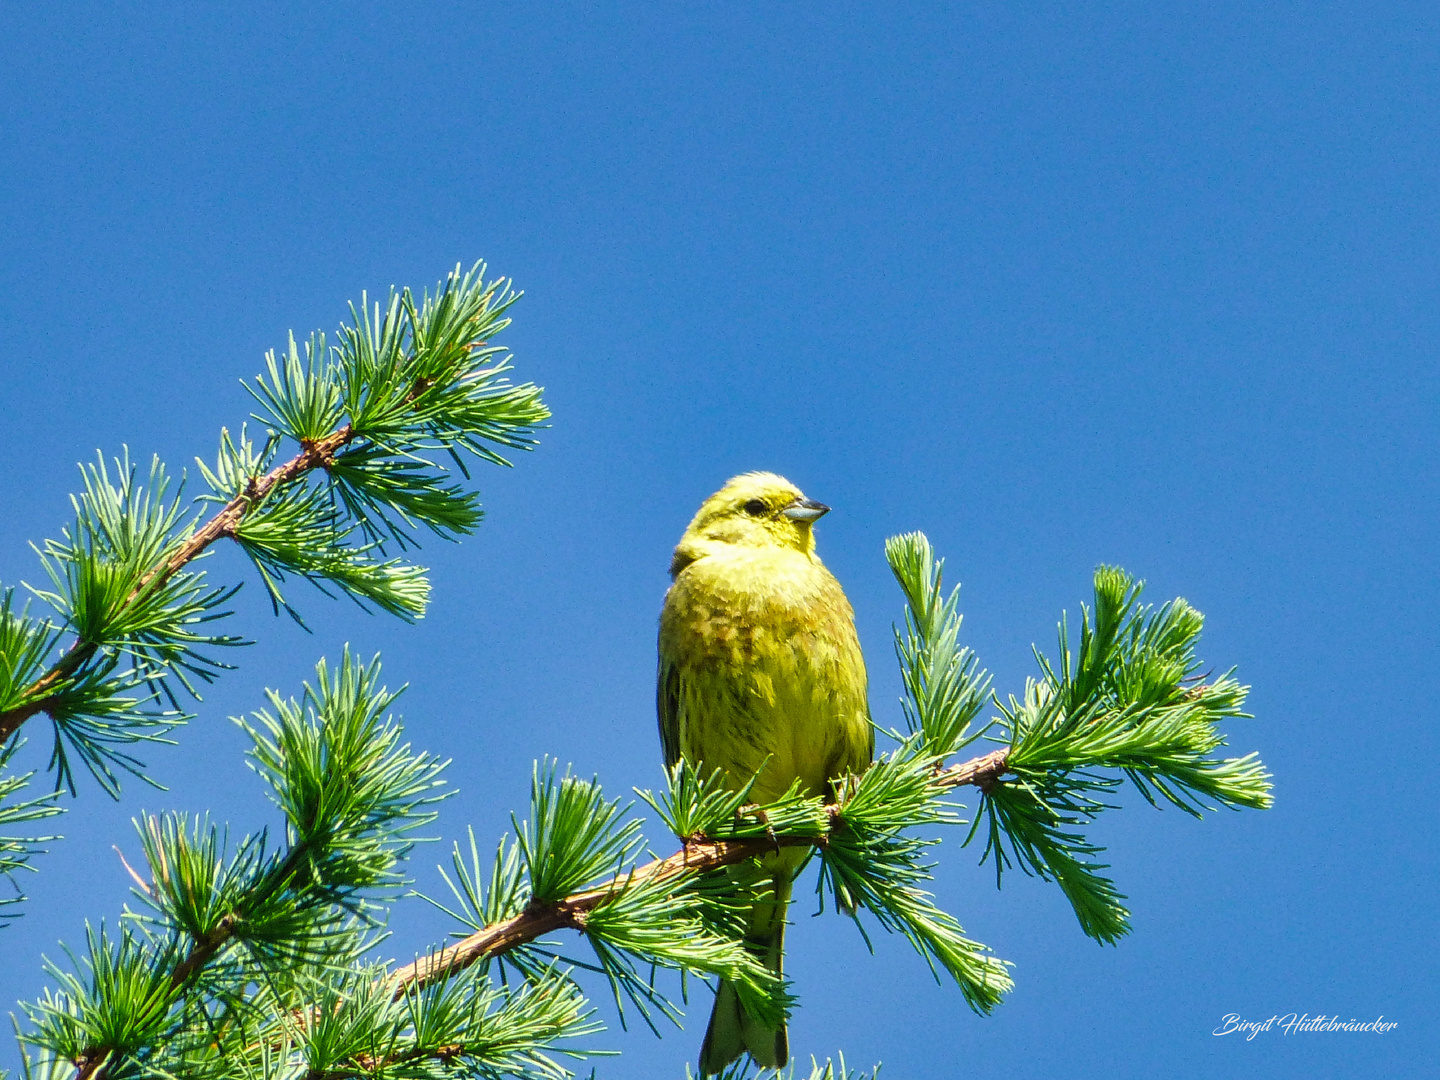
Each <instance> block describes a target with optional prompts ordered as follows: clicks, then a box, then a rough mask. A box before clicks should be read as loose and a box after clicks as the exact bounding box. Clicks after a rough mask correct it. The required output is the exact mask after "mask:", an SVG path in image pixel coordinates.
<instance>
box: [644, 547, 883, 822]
mask: <svg viewBox="0 0 1440 1080" xmlns="http://www.w3.org/2000/svg"><path fill="white" fill-rule="evenodd" d="M660 654H661V663H662V666H664V665H667V664H668V665H670V666H672V667H673V668H674V670H675V671H676V674H677V675H678V679H677V683H678V686H679V687H680V695H679V700H678V701H677V702H676V704H677V706H678V714H679V715H678V716H677V717H676V720H677V721H678V730H677V731H676V734H677V735H678V737H679V738H678V742H679V748H680V751H681V753H682V755H683V756H684V757H686V758H688V759H690V760H691V761H703V762H705V763H706V765H707V766H714V767H720V768H724V769H726V770H727V771H729V772H730V773H731V775H732V778H733V779H735V781H736V782H737V783H743V782H745V781H746V780H748V779H749V777H750V776H751V775H753V774H754V773H755V772H756V771H757V770H759V769H760V768H761V767H762V766H764V767H765V772H764V773H763V775H762V782H761V783H760V784H758V785H757V788H756V791H755V796H756V797H757V798H761V799H768V798H774V797H778V795H779V794H781V793H783V791H784V790H785V788H786V787H787V786H788V785H789V783H790V781H791V780H793V779H797V778H798V779H800V780H801V782H802V785H803V786H804V787H805V788H806V789H807V790H808V791H810V792H812V793H815V794H820V793H822V792H823V790H824V787H825V784H826V781H827V780H829V779H832V778H834V777H835V776H838V775H841V774H842V773H844V772H847V771H851V770H854V769H858V768H862V767H863V765H864V764H865V763H866V762H868V760H869V738H870V729H869V707H868V703H867V700H866V678H865V665H864V660H863V658H862V657H861V654H860V645H859V641H858V640H857V638H856V635H855V622H854V614H853V612H852V610H851V607H850V604H849V601H847V600H846V598H845V594H844V592H843V591H842V590H841V588H840V585H839V583H838V582H836V580H835V578H834V577H833V576H832V575H831V574H830V572H829V571H828V570H826V569H825V567H824V566H823V565H821V564H820V563H819V562H818V561H817V560H815V559H813V558H812V557H810V556H808V555H805V554H803V553H800V552H792V551H783V550H775V551H770V550H756V551H740V552H737V553H735V554H734V555H724V556H713V555H712V556H707V557H705V558H703V559H700V560H697V561H696V562H695V563H693V564H691V565H690V566H689V567H687V568H686V569H685V570H684V571H682V572H681V574H680V575H679V577H678V578H677V579H676V581H675V584H674V585H673V586H672V587H671V589H670V592H669V593H668V594H667V595H666V600H665V606H664V609H663V611H662V613H661V619H660Z"/></svg>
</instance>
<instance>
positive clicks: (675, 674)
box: [655, 650, 681, 769]
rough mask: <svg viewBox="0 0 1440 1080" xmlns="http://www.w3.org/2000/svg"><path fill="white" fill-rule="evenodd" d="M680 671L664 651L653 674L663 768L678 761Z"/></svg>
mask: <svg viewBox="0 0 1440 1080" xmlns="http://www.w3.org/2000/svg"><path fill="white" fill-rule="evenodd" d="M680 697H681V693H680V669H679V667H678V666H676V665H675V664H674V663H672V662H670V661H669V660H668V659H667V658H666V656H665V653H664V651H663V650H662V651H661V653H660V666H659V670H658V671H657V672H656V674H655V713H656V715H657V716H658V717H659V720H660V746H661V748H662V749H663V750H664V751H665V768H667V769H671V768H674V767H675V763H676V762H677V761H679V760H680Z"/></svg>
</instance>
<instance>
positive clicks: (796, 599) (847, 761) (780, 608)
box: [656, 473, 875, 1074]
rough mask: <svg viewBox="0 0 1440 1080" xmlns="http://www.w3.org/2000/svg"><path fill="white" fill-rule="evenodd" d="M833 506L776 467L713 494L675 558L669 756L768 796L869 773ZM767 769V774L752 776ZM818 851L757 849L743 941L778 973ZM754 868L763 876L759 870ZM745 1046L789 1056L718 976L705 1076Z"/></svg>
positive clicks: (662, 678)
mask: <svg viewBox="0 0 1440 1080" xmlns="http://www.w3.org/2000/svg"><path fill="white" fill-rule="evenodd" d="M829 509H830V508H829V507H828V506H825V505H824V504H823V503H818V502H815V501H814V500H812V499H807V498H806V497H805V496H804V495H803V494H802V493H801V492H800V489H799V488H797V487H796V486H795V485H794V484H792V483H790V481H788V480H786V479H784V478H783V477H779V476H776V475H775V474H773V473H746V474H744V475H743V476H737V477H735V478H733V479H732V480H730V481H729V482H727V483H726V484H725V486H724V487H722V488H721V489H720V490H719V491H717V492H716V493H715V494H714V495H712V496H710V498H708V499H706V500H705V502H704V504H703V505H702V506H701V507H700V510H699V512H697V513H696V515H695V517H694V519H693V520H692V521H691V522H690V527H689V528H687V529H686V530H685V535H684V536H682V537H681V538H680V543H679V545H678V546H677V547H676V548H675V555H674V558H673V559H672V560H671V562H670V576H671V578H673V579H674V584H673V585H671V587H670V590H669V592H667V593H666V594H665V606H664V608H663V609H662V610H661V613H660V665H659V673H658V680H657V683H658V684H657V687H656V704H657V708H658V711H659V715H660V741H661V743H662V744H663V746H664V750H665V764H666V766H667V767H670V766H673V765H674V764H675V763H676V762H677V761H678V760H680V759H681V758H684V759H685V760H686V761H688V762H691V763H692V764H696V765H703V767H704V770H705V771H706V772H709V771H711V770H714V769H720V770H723V772H724V774H725V777H726V782H727V783H728V784H729V785H730V787H731V789H732V790H739V789H740V788H742V787H743V786H744V785H745V784H747V783H749V782H750V780H751V778H752V777H754V778H755V784H754V786H753V787H752V788H751V789H750V796H749V797H750V799H751V800H752V801H754V802H757V803H764V802H769V801H773V800H774V799H777V798H779V797H780V796H781V795H783V794H784V793H785V792H786V790H787V789H788V788H789V787H790V785H791V783H792V782H794V781H796V780H798V781H799V782H800V787H801V789H802V792H803V793H804V794H807V795H820V796H823V797H825V798H831V797H832V783H833V782H834V781H836V780H838V779H840V778H842V777H844V776H846V775H848V774H851V773H858V772H861V771H862V770H863V769H864V768H865V766H866V765H868V764H869V763H870V759H871V756H872V755H873V753H874V747H875V735H874V730H873V728H872V727H871V723H870V706H869V703H868V700H867V697H866V677H865V660H864V658H863V657H862V656H861V654H860V642H859V639H858V638H857V637H856V635H855V614H854V611H853V610H852V609H851V607H850V602H849V601H848V600H846V599H845V593H844V592H843V591H842V590H841V588H840V583H839V582H838V581H836V580H835V578H834V576H832V575H831V573H830V571H828V570H826V569H825V566H824V564H822V563H821V562H820V558H819V556H817V555H816V554H815V537H814V530H813V527H814V524H815V522H816V521H817V520H818V519H819V518H820V517H821V516H822V515H823V514H825V513H826V512H828V511H829ZM757 773H758V775H757ZM808 857H809V849H807V848H786V849H784V850H778V851H776V853H775V854H773V855H767V856H765V857H763V858H762V859H760V860H758V863H759V877H760V880H761V884H760V885H759V887H757V888H756V890H755V901H754V904H753V905H752V907H751V910H750V916H749V923H748V928H747V931H746V943H747V945H748V946H749V947H750V948H751V949H752V950H754V952H755V953H756V955H757V956H758V957H759V958H760V959H761V960H762V961H763V962H764V963H766V964H768V965H769V966H770V967H771V968H772V969H773V970H774V971H775V972H776V973H777V974H778V973H779V972H780V970H781V961H782V950H783V941H784V932H785V909H786V905H787V903H788V902H789V899H790V886H791V883H792V881H793V880H794V878H795V875H796V874H798V873H799V871H800V868H801V867H802V866H803V865H804V863H805V860H806V859H807V858H808ZM751 876H752V878H753V877H754V876H755V875H754V874H753V872H752V875H751ZM746 1051H749V1053H750V1056H751V1057H752V1058H753V1059H754V1060H755V1062H756V1064H758V1065H761V1066H765V1067H769V1068H779V1067H781V1066H783V1065H784V1064H785V1063H786V1061H787V1060H788V1059H789V1055H790V1050H789V1042H788V1038H787V1036H786V1032H785V1026H784V1024H783V1023H782V1024H780V1025H778V1026H776V1025H772V1024H767V1023H764V1022H762V1021H760V1020H758V1019H757V1018H755V1017H753V1016H751V1015H750V1014H749V1013H748V1012H747V1011H746V1010H745V1008H744V1007H743V1006H742V1005H741V1002H740V999H739V997H738V996H737V994H736V992H735V988H734V987H733V986H732V985H731V984H729V983H728V982H722V983H721V984H720V988H719V990H718V991H717V993H716V995H715V1008H714V1011H713V1012H712V1013H711V1014H710V1026H709V1028H708V1029H707V1030H706V1032H705V1041H704V1043H703V1044H702V1046H701V1048H700V1068H701V1071H702V1072H703V1073H706V1074H710V1073H716V1072H720V1071H721V1070H723V1069H724V1068H725V1066H726V1065H728V1064H730V1063H731V1062H732V1061H734V1060H735V1059H736V1058H738V1057H739V1056H740V1055H741V1054H742V1053H745V1052H746Z"/></svg>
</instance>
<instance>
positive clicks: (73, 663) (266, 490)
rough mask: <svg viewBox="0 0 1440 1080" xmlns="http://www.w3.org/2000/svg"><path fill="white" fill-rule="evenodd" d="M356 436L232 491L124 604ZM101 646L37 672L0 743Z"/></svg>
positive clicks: (334, 438)
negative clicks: (40, 674) (267, 497)
mask: <svg viewBox="0 0 1440 1080" xmlns="http://www.w3.org/2000/svg"><path fill="white" fill-rule="evenodd" d="M352 438H354V431H353V430H352V429H351V427H350V425H349V424H346V425H345V426H344V427H341V428H339V429H338V430H336V431H334V432H332V433H331V434H329V435H327V436H326V437H325V438H323V439H320V440H318V441H317V442H314V443H311V444H309V445H307V446H305V447H304V448H303V449H302V450H301V451H300V453H299V454H296V455H295V457H293V458H291V459H290V460H289V461H287V462H285V463H284V464H283V465H277V466H276V467H275V468H273V469H271V470H270V471H269V472H268V473H266V474H265V475H264V476H263V477H260V478H259V479H257V480H252V481H251V482H250V484H249V485H248V486H247V487H246V490H245V491H243V492H241V493H240V494H239V495H236V496H235V497H234V498H233V499H231V500H230V501H229V502H227V503H226V504H225V505H224V506H223V507H221V509H220V510H219V511H218V512H217V513H216V514H215V516H214V517H212V518H211V519H210V520H209V521H207V522H206V523H205V524H204V525H203V526H201V527H200V528H199V529H198V530H197V531H196V532H195V534H194V535H193V536H191V537H190V538H189V539H188V540H186V541H185V543H183V544H181V545H180V546H179V547H178V548H176V549H175V551H174V552H173V553H172V554H171V555H170V556H169V558H167V559H165V560H164V561H163V562H160V563H157V564H156V565H155V566H154V567H153V568H151V570H150V571H149V572H147V573H146V574H145V575H144V576H143V577H142V578H141V579H140V583H139V584H138V585H137V586H136V587H135V588H134V590H132V591H131V593H130V595H129V596H128V597H126V598H125V605H126V606H127V607H128V606H129V605H130V604H133V603H134V602H135V601H136V600H138V599H139V598H140V597H142V596H144V595H145V594H146V593H147V592H149V591H150V590H152V589H155V588H159V587H160V586H162V585H164V584H165V583H166V582H167V581H168V580H169V579H170V578H171V577H172V576H174V575H175V574H176V573H177V572H178V571H179V570H180V569H181V568H182V567H184V566H185V564H186V563H188V562H190V561H191V560H192V559H194V558H196V557H197V556H199V555H200V554H201V553H202V552H204V550H205V549H206V548H208V547H209V546H210V545H211V544H213V543H214V542H215V541H216V540H219V539H222V538H224V537H228V536H232V535H233V534H234V531H235V528H236V526H238V525H239V524H240V521H241V520H242V519H243V518H244V517H245V514H246V513H247V512H248V511H249V510H250V509H251V508H252V507H254V506H256V505H258V504H259V503H261V502H263V501H264V499H265V497H266V496H267V495H269V494H270V492H271V491H272V490H273V489H274V488H276V487H278V486H279V485H281V484H288V483H290V482H291V481H292V480H296V479H298V478H299V477H301V476H303V475H304V474H305V473H307V472H309V471H310V470H311V469H314V468H317V467H324V466H328V465H329V464H330V463H331V462H332V461H334V459H335V452H336V451H337V450H339V449H341V448H342V447H344V446H345V445H346V444H348V443H349V442H350V440H351V439H352ZM99 648H100V644H99V642H95V641H84V640H79V639H77V640H76V641H75V643H74V644H73V645H72V646H71V647H70V649H69V650H68V651H67V652H66V653H65V655H64V656H62V657H61V658H60V659H59V660H57V661H56V662H55V664H54V665H53V666H52V667H51V668H50V670H49V671H47V672H46V673H45V674H44V675H42V676H40V678H38V679H37V680H35V682H34V683H32V684H31V685H30V686H29V687H28V688H27V689H26V691H25V696H26V697H29V696H30V695H32V694H38V695H41V696H39V697H36V698H32V699H31V700H30V701H29V702H27V703H26V704H24V705H20V706H17V707H16V708H13V709H10V710H8V711H4V712H0V745H3V744H5V743H8V742H9V741H10V739H11V738H12V737H13V736H14V735H15V733H16V732H17V731H19V730H20V728H21V726H22V725H23V724H24V723H25V721H26V720H29V719H30V718H31V717H32V716H35V715H37V714H39V713H42V712H46V711H48V710H49V708H50V707H51V706H52V705H53V704H54V701H55V698H56V696H58V694H57V693H47V691H51V689H52V688H53V687H55V685H56V684H57V683H59V682H61V680H63V679H64V678H65V677H66V676H68V675H70V674H72V673H74V672H75V670H76V669H78V668H79V667H81V666H82V665H83V664H84V663H85V662H86V661H87V660H89V659H90V658H91V657H92V656H94V655H95V652H96V650H98V649H99Z"/></svg>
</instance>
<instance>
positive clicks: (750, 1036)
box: [700, 873, 790, 1076]
mask: <svg viewBox="0 0 1440 1080" xmlns="http://www.w3.org/2000/svg"><path fill="white" fill-rule="evenodd" d="M767 892H769V894H770V895H768V896H766V897H765V898H764V899H762V900H760V901H759V902H758V903H756V904H755V905H754V906H753V907H752V908H751V909H750V927H749V929H748V930H747V931H746V934H745V943H746V945H748V946H749V947H750V949H751V950H752V951H753V952H754V953H755V954H756V956H757V957H758V958H759V959H760V961H761V962H762V963H763V964H764V965H765V966H766V967H768V968H769V969H770V970H771V971H773V972H775V974H776V975H779V974H781V972H782V970H783V964H784V953H785V909H786V907H787V906H788V904H789V903H790V875H789V874H785V873H781V874H777V875H776V876H775V877H774V878H772V879H771V886H770V888H769V889H768V890H767ZM746 1051H749V1053H750V1056H751V1057H752V1058H753V1059H754V1060H755V1064H756V1065H759V1066H761V1067H763V1068H767V1069H780V1068H784V1066H785V1064H786V1063H787V1062H788V1061H789V1060H790V1036H789V1034H788V1033H787V1032H786V1030H785V1021H784V1020H781V1021H779V1022H778V1023H767V1022H765V1021H762V1020H759V1019H757V1018H756V1017H754V1016H751V1015H750V1013H749V1012H748V1011H746V1009H745V1006H744V1005H742V1004H741V1002H740V995H739V994H737V993H736V992H735V987H734V985H733V984H731V983H729V982H726V981H725V980H723V979H722V980H721V982H720V989H719V990H717V991H716V992H715V1007H714V1009H712V1010H711V1012H710V1026H709V1027H708V1028H706V1029H705V1041H704V1042H703V1043H701V1044H700V1072H701V1074H702V1075H704V1076H710V1075H712V1074H714V1073H719V1072H723V1071H724V1069H725V1067H726V1066H727V1065H729V1064H730V1063H731V1062H732V1061H734V1060H735V1059H736V1058H738V1057H739V1056H740V1055H741V1054H743V1053H745V1052H746Z"/></svg>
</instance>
